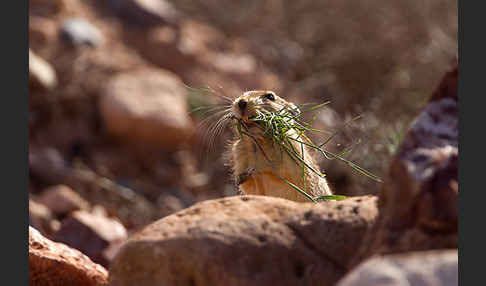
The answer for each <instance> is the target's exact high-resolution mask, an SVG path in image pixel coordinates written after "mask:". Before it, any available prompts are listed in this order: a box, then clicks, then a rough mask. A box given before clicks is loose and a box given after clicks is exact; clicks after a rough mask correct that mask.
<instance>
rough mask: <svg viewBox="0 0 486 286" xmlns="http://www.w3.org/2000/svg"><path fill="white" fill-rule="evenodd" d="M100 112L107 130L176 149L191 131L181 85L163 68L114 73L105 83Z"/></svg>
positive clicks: (125, 136) (184, 92)
mask: <svg viewBox="0 0 486 286" xmlns="http://www.w3.org/2000/svg"><path fill="white" fill-rule="evenodd" d="M100 112H101V115H102V117H103V119H104V123H105V126H106V128H107V130H108V131H109V132H111V133H112V134H115V135H118V136H123V137H124V138H126V139H131V140H133V141H138V142H142V143H145V144H149V145H151V146H153V145H157V146H159V147H165V148H168V149H172V150H174V149H178V148H180V147H181V146H180V145H181V143H183V142H184V141H185V140H186V139H187V138H188V137H189V136H190V134H192V132H193V126H192V122H191V120H190V118H189V116H188V114H187V103H186V91H185V88H184V85H183V84H182V82H181V81H180V79H179V78H178V77H177V76H176V75H174V74H172V73H170V72H167V71H163V70H151V69H144V70H138V71H134V72H130V73H123V74H120V75H117V76H115V77H114V78H113V79H111V80H110V82H108V83H107V85H106V89H105V94H104V96H103V98H102V99H101V103H100Z"/></svg>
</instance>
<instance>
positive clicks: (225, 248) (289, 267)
mask: <svg viewBox="0 0 486 286" xmlns="http://www.w3.org/2000/svg"><path fill="white" fill-rule="evenodd" d="M376 215H377V208H376V198H375V197H372V196H365V197H356V198H350V199H347V200H343V201H326V202H322V203H320V204H314V203H296V202H292V201H288V200H284V199H280V198H274V197H265V196H235V197H228V198H222V199H217V200H209V201H204V202H201V203H198V204H196V205H194V206H192V207H190V208H187V209H185V210H182V211H179V212H177V213H175V214H172V215H170V216H167V217H165V218H163V219H161V220H159V221H157V222H154V223H152V224H150V225H149V226H147V227H146V228H144V229H143V230H141V231H140V232H138V233H137V234H135V235H134V236H132V237H131V238H130V239H129V240H128V241H127V242H126V243H125V244H124V245H123V246H122V248H121V249H120V251H119V252H118V254H117V255H116V257H115V259H114V260H113V262H112V264H111V266H110V270H109V273H110V274H109V275H110V278H109V279H110V285H112V286H125V285H140V286H144V285H200V286H203V285H334V283H335V282H337V281H338V280H339V278H341V277H342V276H343V275H344V274H345V273H346V272H347V271H348V264H349V262H350V259H351V258H352V257H353V255H354V252H355V251H356V249H357V248H358V246H359V245H360V244H361V241H362V238H363V235H364V233H365V232H366V231H367V230H368V228H369V227H370V226H371V225H372V224H373V223H374V219H375V217H376Z"/></svg>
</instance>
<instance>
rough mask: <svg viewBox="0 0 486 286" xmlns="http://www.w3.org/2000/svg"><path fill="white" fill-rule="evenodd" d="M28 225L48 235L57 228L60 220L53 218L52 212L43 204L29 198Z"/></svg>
mask: <svg viewBox="0 0 486 286" xmlns="http://www.w3.org/2000/svg"><path fill="white" fill-rule="evenodd" d="M29 225H31V226H32V227H34V228H35V229H37V230H39V231H40V232H41V233H42V234H44V235H46V236H50V235H51V234H52V233H53V232H55V231H57V230H59V227H60V222H59V221H58V220H56V219H55V218H54V216H53V215H52V212H51V211H50V210H49V209H48V208H47V207H46V206H45V205H43V204H40V203H37V202H36V201H34V200H32V199H30V198H29Z"/></svg>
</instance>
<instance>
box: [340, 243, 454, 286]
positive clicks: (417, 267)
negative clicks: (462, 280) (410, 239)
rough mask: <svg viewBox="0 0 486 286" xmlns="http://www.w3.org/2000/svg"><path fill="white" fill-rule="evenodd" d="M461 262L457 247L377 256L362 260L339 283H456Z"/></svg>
mask: <svg viewBox="0 0 486 286" xmlns="http://www.w3.org/2000/svg"><path fill="white" fill-rule="evenodd" d="M457 262H458V255H457V249H456V250H429V251H412V252H407V253H402V254H392V255H384V256H377V257H372V258H370V259H368V260H366V261H365V262H363V263H361V264H360V265H359V266H358V267H356V269H353V271H351V272H350V273H348V274H347V275H346V276H345V277H344V278H343V279H342V280H340V281H339V283H338V284H337V286H376V285H379V286H396V285H414V286H456V285H458V283H459V275H458V274H459V271H458V263H457Z"/></svg>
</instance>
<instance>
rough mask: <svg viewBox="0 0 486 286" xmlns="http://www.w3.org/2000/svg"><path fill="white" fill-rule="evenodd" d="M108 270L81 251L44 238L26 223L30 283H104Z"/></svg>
mask: <svg viewBox="0 0 486 286" xmlns="http://www.w3.org/2000/svg"><path fill="white" fill-rule="evenodd" d="M107 276H108V273H107V271H106V269H105V268H103V267H102V266H101V265H98V264H96V263H93V261H91V260H90V259H89V258H88V257H87V256H85V255H83V254H82V253H81V252H79V251H77V250H75V249H72V248H70V247H68V246H66V245H64V244H62V243H56V242H53V241H50V240H49V239H47V238H45V237H43V236H42V235H41V234H40V233H39V232H38V231H37V230H36V229H34V228H32V227H30V226H29V285H31V286H40V285H42V286H64V285H83V286H101V285H107V284H108V283H107Z"/></svg>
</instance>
